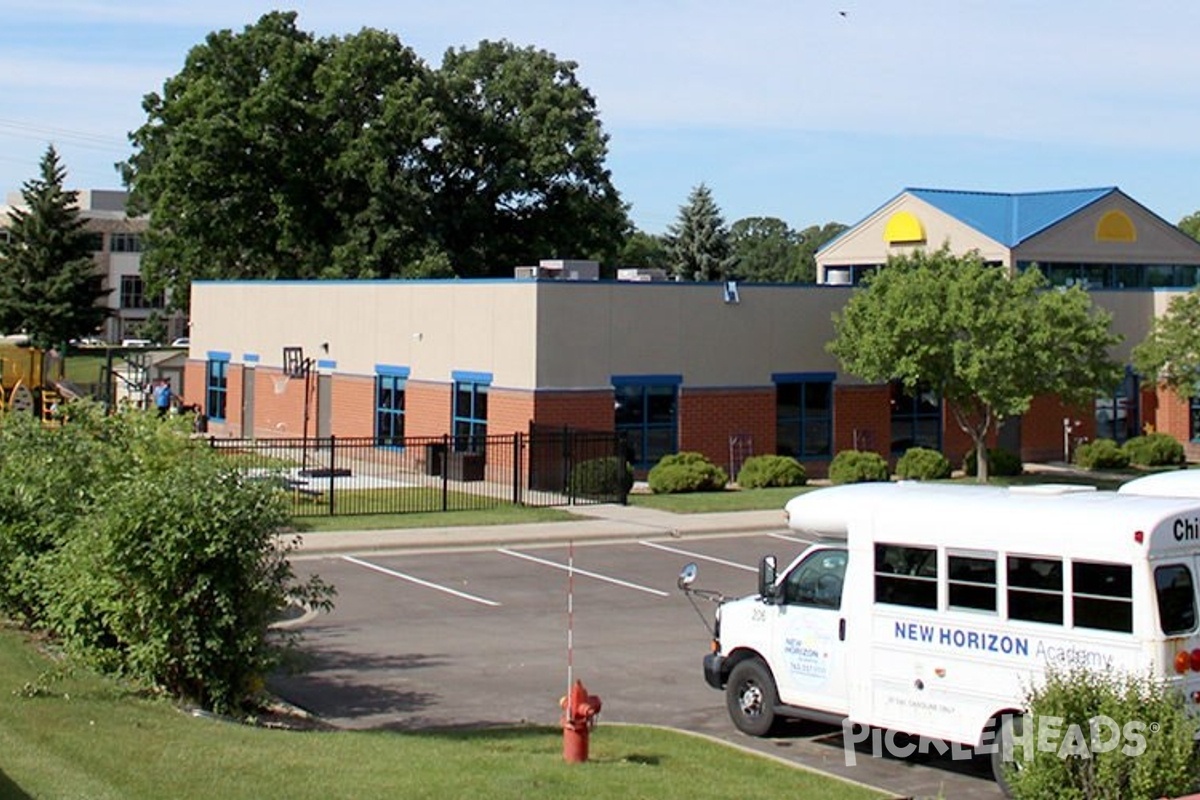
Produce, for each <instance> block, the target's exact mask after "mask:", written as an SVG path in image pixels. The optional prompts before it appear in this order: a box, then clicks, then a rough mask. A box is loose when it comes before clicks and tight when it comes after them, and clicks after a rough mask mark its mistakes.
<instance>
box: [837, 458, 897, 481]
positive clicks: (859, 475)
mask: <svg viewBox="0 0 1200 800" xmlns="http://www.w3.org/2000/svg"><path fill="white" fill-rule="evenodd" d="M890 477H891V473H890V472H889V471H888V463H887V461H886V460H885V459H884V457H883V456H881V455H879V453H875V452H870V451H866V450H843V451H841V452H840V453H838V454H837V455H836V456H834V457H833V461H832V462H831V463H830V464H829V480H830V482H831V483H867V482H870V481H886V480H888V479H889V478H890Z"/></svg>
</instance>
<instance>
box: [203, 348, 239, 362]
mask: <svg viewBox="0 0 1200 800" xmlns="http://www.w3.org/2000/svg"><path fill="white" fill-rule="evenodd" d="M208 360H209V361H232V360H233V355H232V354H231V353H230V352H229V351H228V350H209V351H208Z"/></svg>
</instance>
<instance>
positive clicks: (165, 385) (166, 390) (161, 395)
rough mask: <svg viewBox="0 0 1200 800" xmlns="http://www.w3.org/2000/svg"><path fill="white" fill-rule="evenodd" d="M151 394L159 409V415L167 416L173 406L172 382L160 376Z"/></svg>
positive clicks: (155, 405)
mask: <svg viewBox="0 0 1200 800" xmlns="http://www.w3.org/2000/svg"><path fill="white" fill-rule="evenodd" d="M151 394H152V395H153V397H154V407H155V408H157V409H158V415H159V416H160V417H165V416H166V415H167V411H168V410H170V408H171V384H170V382H169V381H167V380H166V379H165V378H159V379H158V381H157V382H156V383H155V384H154V388H153V389H151Z"/></svg>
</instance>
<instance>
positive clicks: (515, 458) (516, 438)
mask: <svg viewBox="0 0 1200 800" xmlns="http://www.w3.org/2000/svg"><path fill="white" fill-rule="evenodd" d="M512 463H513V473H512V482H513V493H512V500H513V505H514V506H519V505H521V432H520V431H513V450H512Z"/></svg>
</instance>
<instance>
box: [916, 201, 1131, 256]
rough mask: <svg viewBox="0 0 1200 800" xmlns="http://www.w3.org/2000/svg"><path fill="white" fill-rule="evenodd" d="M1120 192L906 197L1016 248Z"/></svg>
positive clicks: (1006, 245)
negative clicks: (921, 202)
mask: <svg viewBox="0 0 1200 800" xmlns="http://www.w3.org/2000/svg"><path fill="white" fill-rule="evenodd" d="M1117 191H1120V190H1119V189H1117V187H1115V186H1108V187H1103V188H1098V189H1072V190H1068V191H1061V192H1024V193H1018V194H1004V193H1000V192H960V191H950V190H945V189H905V190H904V192H903V193H908V194H911V195H913V196H914V197H919V198H920V199H922V200H924V201H925V202H926V203H929V204H930V205H931V206H933V207H934V208H936V209H938V210H939V211H941V212H943V213H945V214H947V215H949V216H951V217H954V218H955V219H957V220H958V221H959V222H962V223H963V224H965V225H970V226H971V227H972V228H974V229H976V230H977V231H979V232H980V233H982V234H984V235H985V236H988V237H989V238H992V239H995V240H996V241H997V242H999V243H1001V244H1003V245H1004V246H1005V247H1009V248H1012V247H1016V246H1017V245H1019V244H1020V243H1021V242H1023V241H1025V240H1026V239H1028V238H1030V237H1032V236H1036V235H1037V234H1039V233H1041V232H1042V231H1044V230H1046V229H1047V228H1049V227H1051V226H1052V225H1055V224H1057V223H1059V222H1061V221H1062V220H1064V219H1066V218H1067V217H1069V216H1071V215H1072V214H1074V213H1076V212H1077V211H1079V210H1080V209H1082V208H1084V207H1085V206H1088V205H1091V204H1092V203H1094V202H1096V201H1097V200H1099V199H1100V198H1102V197H1105V196H1107V195H1109V194H1112V193H1113V192H1117ZM903 193H902V194H903Z"/></svg>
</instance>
